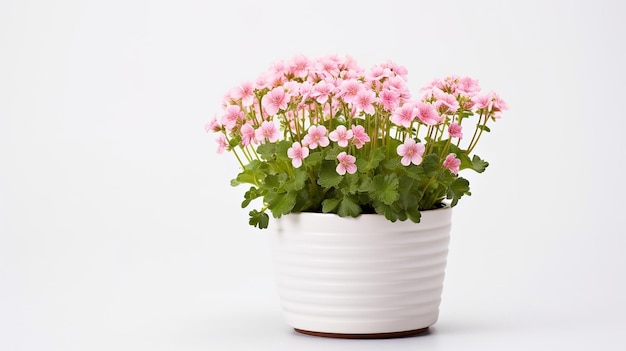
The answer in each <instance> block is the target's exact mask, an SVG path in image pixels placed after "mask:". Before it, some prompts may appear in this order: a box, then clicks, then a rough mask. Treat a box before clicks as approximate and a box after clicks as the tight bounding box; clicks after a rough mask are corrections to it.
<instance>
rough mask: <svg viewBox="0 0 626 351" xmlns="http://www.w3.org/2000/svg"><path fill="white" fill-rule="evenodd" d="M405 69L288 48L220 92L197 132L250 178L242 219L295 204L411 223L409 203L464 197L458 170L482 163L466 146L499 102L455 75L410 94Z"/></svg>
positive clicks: (415, 210)
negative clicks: (218, 104) (290, 53)
mask: <svg viewBox="0 0 626 351" xmlns="http://www.w3.org/2000/svg"><path fill="white" fill-rule="evenodd" d="M407 73H408V72H407V70H406V68H404V67H403V66H400V65H397V64H395V63H393V62H391V61H387V62H384V63H381V64H377V65H374V66H373V67H371V68H370V69H369V70H365V69H363V68H361V67H359V66H358V65H357V64H356V62H355V61H354V60H353V59H352V58H351V57H340V56H338V55H329V56H324V57H320V58H315V59H309V58H307V57H305V56H301V55H299V56H296V57H293V58H292V59H291V60H288V61H279V62H276V63H275V64H273V65H272V66H271V68H270V69H269V70H268V71H267V72H265V73H263V74H261V75H260V76H259V77H258V79H257V80H256V81H255V82H252V81H246V82H243V83H242V84H241V85H240V86H237V87H235V88H233V89H232V90H230V91H229V92H228V93H227V94H226V95H225V98H224V101H223V106H222V107H223V112H222V113H221V115H219V116H217V115H216V117H214V118H213V119H212V120H211V121H210V123H208V124H207V126H206V130H207V131H208V132H214V133H216V134H217V138H216V141H217V144H218V147H217V151H218V153H223V152H224V151H228V152H231V153H232V154H233V155H234V156H235V157H236V159H237V160H238V162H239V164H240V166H241V170H240V173H239V174H237V176H236V178H235V179H233V180H232V181H231V184H232V185H233V186H240V185H245V184H247V185H249V186H250V188H249V190H248V191H247V192H246V193H245V195H244V201H243V202H242V207H247V206H249V205H250V204H252V203H257V202H260V206H259V208H257V209H254V210H252V211H250V221H249V223H250V225H253V226H255V227H258V228H261V229H263V228H267V227H268V224H269V218H270V217H269V214H271V215H272V216H273V217H275V218H278V217H280V216H282V215H286V214H289V213H298V212H305V211H308V212H324V213H335V214H337V215H339V216H344V217H345V216H350V217H356V216H359V215H360V214H362V213H378V214H382V215H384V216H385V217H386V218H387V219H388V220H390V221H398V220H399V221H405V220H411V221H413V222H419V220H420V211H424V210H430V209H435V208H438V207H441V206H443V205H444V204H445V203H444V201H445V202H447V203H448V204H449V205H450V206H456V205H457V203H458V201H459V200H460V199H461V198H462V197H463V196H465V195H470V194H471V193H470V187H469V181H468V180H467V179H465V178H463V177H461V176H459V172H460V171H461V170H464V169H471V170H473V171H476V172H478V173H482V172H483V171H484V170H485V169H486V167H487V166H488V163H487V162H486V161H484V160H482V159H481V158H480V157H479V156H477V155H475V154H473V150H474V148H475V147H476V145H477V143H478V141H479V140H480V138H481V136H482V134H483V133H485V132H489V131H490V129H489V127H488V126H487V123H488V122H489V121H496V120H497V119H499V118H500V117H501V113H502V111H503V110H506V109H507V106H506V103H505V102H504V101H503V100H502V99H501V98H500V97H499V96H498V95H497V94H495V93H494V92H489V93H482V92H481V89H480V87H479V85H478V81H477V80H474V79H472V78H470V77H462V76H448V77H445V78H443V79H436V80H433V81H432V82H431V83H429V84H427V85H426V86H425V87H423V88H422V89H421V90H420V92H419V95H418V96H416V97H414V96H412V94H411V92H410V91H409V89H408V86H407V84H406V82H407ZM466 130H469V131H470V133H466V132H465V131H466ZM466 134H471V137H469V138H468V137H466V136H467V135H466ZM255 200H259V201H255ZM268 212H269V213H268Z"/></svg>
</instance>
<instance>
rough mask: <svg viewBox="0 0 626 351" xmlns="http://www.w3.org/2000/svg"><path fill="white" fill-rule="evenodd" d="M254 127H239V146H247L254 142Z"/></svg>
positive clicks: (249, 125) (247, 125)
mask: <svg viewBox="0 0 626 351" xmlns="http://www.w3.org/2000/svg"><path fill="white" fill-rule="evenodd" d="M254 132H255V131H254V127H252V125H251V124H250V123H246V124H244V125H243V126H241V145H243V146H248V145H250V143H252V142H254Z"/></svg>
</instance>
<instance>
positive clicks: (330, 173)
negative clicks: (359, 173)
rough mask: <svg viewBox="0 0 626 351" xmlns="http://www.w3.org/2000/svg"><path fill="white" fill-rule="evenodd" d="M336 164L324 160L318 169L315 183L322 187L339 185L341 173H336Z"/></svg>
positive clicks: (341, 178)
mask: <svg viewBox="0 0 626 351" xmlns="http://www.w3.org/2000/svg"><path fill="white" fill-rule="evenodd" d="M336 168H337V164H336V162H334V161H324V163H323V164H322V169H321V170H320V175H319V178H318V179H317V184H319V185H320V186H322V187H324V188H331V187H334V186H337V185H339V183H341V181H342V180H343V177H342V176H341V174H339V173H337V170H336Z"/></svg>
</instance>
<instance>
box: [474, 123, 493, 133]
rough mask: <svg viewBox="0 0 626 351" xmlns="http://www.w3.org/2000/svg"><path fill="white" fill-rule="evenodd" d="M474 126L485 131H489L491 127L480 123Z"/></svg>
mask: <svg viewBox="0 0 626 351" xmlns="http://www.w3.org/2000/svg"><path fill="white" fill-rule="evenodd" d="M476 128H478V129H482V130H484V131H485V132H491V129H489V127H487V126H485V125H482V124H479V125H477V126H476Z"/></svg>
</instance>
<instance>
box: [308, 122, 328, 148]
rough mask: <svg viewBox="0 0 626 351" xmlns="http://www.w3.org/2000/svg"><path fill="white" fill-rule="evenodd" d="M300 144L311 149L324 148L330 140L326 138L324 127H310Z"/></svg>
mask: <svg viewBox="0 0 626 351" xmlns="http://www.w3.org/2000/svg"><path fill="white" fill-rule="evenodd" d="M302 144H303V145H304V146H308V147H310V148H311V149H316V148H317V146H318V145H319V146H321V147H326V146H328V144H330V140H328V137H327V136H326V127H324V126H310V127H309V131H308V133H307V135H305V136H304V138H302Z"/></svg>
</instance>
